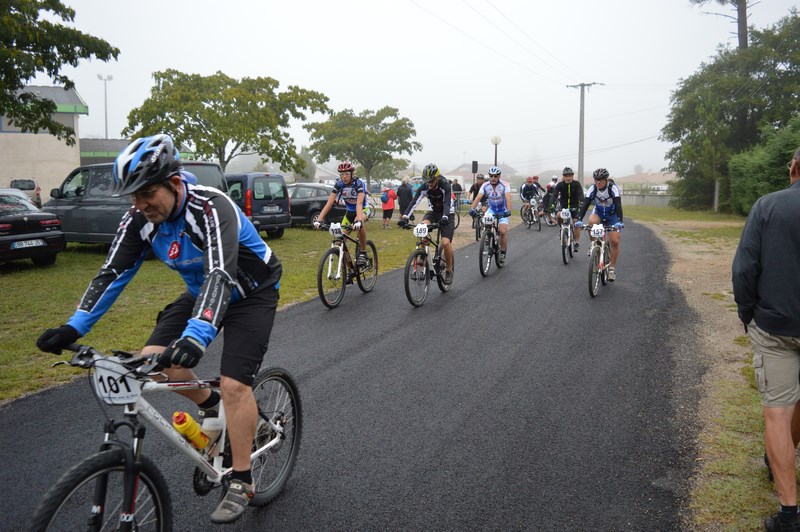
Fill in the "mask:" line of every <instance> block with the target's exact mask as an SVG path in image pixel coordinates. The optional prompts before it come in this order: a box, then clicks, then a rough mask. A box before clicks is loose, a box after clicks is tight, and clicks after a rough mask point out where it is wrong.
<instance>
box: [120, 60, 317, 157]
mask: <svg viewBox="0 0 800 532" xmlns="http://www.w3.org/2000/svg"><path fill="white" fill-rule="evenodd" d="M153 78H154V79H155V86H154V87H153V88H152V89H151V91H150V97H149V98H148V99H147V100H145V101H144V103H143V104H142V106H141V107H138V108H136V109H134V110H132V111H131V112H130V114H128V127H127V128H125V130H123V132H122V133H123V135H130V136H132V137H139V136H143V135H154V134H156V133H169V134H171V135H172V136H173V138H174V139H175V141H176V142H177V143H178V145H180V144H181V143H187V144H189V145H191V146H192V147H193V148H194V151H195V153H196V154H197V156H198V157H202V158H216V159H217V160H218V161H219V163H220V165H221V166H222V168H223V169H224V168H225V167H226V166H227V165H228V163H229V162H230V161H231V159H233V158H234V157H236V156H238V155H242V154H245V153H258V154H259V155H261V156H262V158H263V159H264V160H272V161H273V162H275V163H277V164H279V165H280V167H281V168H282V169H284V170H288V171H294V172H300V171H302V170H303V161H302V159H301V158H300V156H299V155H298V153H297V150H296V148H295V145H294V140H293V139H292V138H291V137H290V136H289V133H288V129H289V120H290V119H292V118H294V119H300V120H305V118H306V115H305V114H304V112H303V111H310V112H328V111H329V109H328V106H327V101H328V97H327V96H325V95H324V94H322V93H319V92H315V91H309V90H305V89H301V88H299V87H295V86H290V87H289V88H288V89H287V90H286V91H284V92H278V85H279V84H278V81H276V80H274V79H272V78H263V77H258V78H243V79H241V80H236V79H233V78H231V77H229V76H226V75H225V74H223V73H222V72H217V73H216V74H213V75H211V76H201V75H199V74H184V73H183V72H178V71H177V70H172V69H170V70H166V71H164V72H156V73H154V74H153Z"/></svg>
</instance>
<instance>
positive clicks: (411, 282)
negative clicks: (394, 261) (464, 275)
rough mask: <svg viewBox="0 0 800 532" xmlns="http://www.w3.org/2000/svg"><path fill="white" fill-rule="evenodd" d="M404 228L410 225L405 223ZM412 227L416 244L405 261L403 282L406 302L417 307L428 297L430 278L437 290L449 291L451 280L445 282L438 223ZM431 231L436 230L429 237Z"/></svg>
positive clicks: (444, 266) (444, 265) (445, 260)
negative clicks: (432, 235)
mask: <svg viewBox="0 0 800 532" xmlns="http://www.w3.org/2000/svg"><path fill="white" fill-rule="evenodd" d="M405 229H412V227H411V226H409V225H406V226H405ZM413 229H414V236H415V237H416V238H417V245H416V247H415V248H414V251H412V252H411V255H409V256H408V260H407V261H406V268H405V273H404V276H403V284H404V285H405V289H406V297H407V298H408V302H409V303H411V304H412V305H414V306H415V307H419V306H421V305H422V304H423V303H424V302H425V299H426V298H427V297H428V286H429V285H430V282H431V279H432V278H434V277H435V278H436V284H438V285H439V290H441V291H442V292H448V291H450V287H451V286H452V281H451V282H449V283H447V282H445V271H446V270H447V259H445V257H444V255H443V254H442V248H443V246H441V245H440V244H439V239H440V238H441V230H440V229H439V224H436V223H432V224H424V223H420V224H417V225H415V226H414V227H413ZM432 231H436V232H435V236H434V237H433V238H431V232H432ZM431 246H433V259H431V252H430V248H431ZM453 272H454V273H455V264H453Z"/></svg>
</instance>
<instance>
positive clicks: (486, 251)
mask: <svg viewBox="0 0 800 532" xmlns="http://www.w3.org/2000/svg"><path fill="white" fill-rule="evenodd" d="M493 248H494V238H493V235H492V232H491V231H489V230H486V231H484V232H483V236H482V237H481V247H480V250H479V251H478V267H479V268H480V271H481V275H482V276H483V277H486V276H487V275H489V266H491V265H492V253H493Z"/></svg>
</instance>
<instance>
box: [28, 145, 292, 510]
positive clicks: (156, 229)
mask: <svg viewBox="0 0 800 532" xmlns="http://www.w3.org/2000/svg"><path fill="white" fill-rule="evenodd" d="M113 176H114V181H115V191H114V195H115V196H127V195H129V194H130V197H131V201H132V203H133V206H132V207H131V209H130V210H129V211H128V212H127V213H126V214H125V215H124V216H123V217H122V220H121V222H120V225H119V229H118V230H117V235H116V237H115V238H114V241H113V243H112V244H111V249H110V251H109V253H108V256H107V257H106V260H105V263H104V264H103V265H102V266H101V268H100V271H99V272H98V273H97V275H95V277H94V279H92V281H91V283H90V284H89V287H88V288H87V290H86V292H85V293H84V295H83V298H82V299H81V301H80V303H79V305H78V309H77V311H76V312H75V313H74V314H73V315H72V317H71V318H69V320H68V321H67V324H66V325H63V326H61V327H58V328H55V329H48V330H47V331H45V332H44V333H43V334H42V335H41V336H40V337H39V339H38V340H37V342H36V345H37V346H38V347H39V348H40V349H42V350H43V351H49V352H53V353H58V354H60V353H61V350H62V349H63V348H64V347H66V346H67V345H69V344H72V343H74V342H75V341H77V340H78V338H80V337H81V336H84V335H85V334H87V333H88V332H89V331H90V330H91V328H92V326H93V325H94V324H95V323H96V322H97V321H98V320H99V319H100V318H101V317H102V316H103V314H105V313H106V311H108V310H109V308H110V307H111V305H112V304H113V303H114V301H115V300H116V299H117V297H118V296H119V294H120V293H121V292H122V290H123V289H124V288H125V286H126V285H127V284H128V283H129V282H130V280H131V279H132V278H133V277H134V275H135V274H136V272H137V271H138V270H139V268H140V267H141V265H142V263H143V262H144V260H145V259H146V258H147V257H148V256H149V255H150V253H151V252H152V254H153V255H155V256H156V257H157V258H158V259H160V260H161V261H163V262H164V263H165V264H166V265H167V266H168V267H169V268H171V269H173V270H175V271H177V272H178V273H179V274H180V275H181V277H183V280H184V282H185V283H186V292H184V293H183V294H181V295H180V296H179V297H178V298H177V299H176V300H175V301H173V302H172V303H170V304H169V305H167V307H166V308H164V310H162V311H161V312H160V313H159V314H158V317H157V319H156V325H155V328H154V330H153V332H152V334H151V335H150V338H149V340H148V341H147V343H146V346H145V348H144V349H143V350H142V354H143V355H150V354H156V353H161V355H160V356H159V358H158V361H159V364H160V365H161V366H163V367H165V368H167V369H165V370H164V372H165V373H166V374H167V375H168V376H169V378H170V379H171V380H194V379H196V378H197V377H196V376H195V374H194V372H193V371H192V370H191V369H190V368H193V367H195V366H196V365H197V363H198V362H199V361H200V359H201V358H202V357H203V355H204V353H205V350H206V347H208V345H209V344H210V343H211V342H212V340H214V338H215V337H216V336H217V334H218V333H219V332H220V330H221V329H222V328H223V327H224V329H225V335H224V345H223V347H222V359H221V365H220V375H221V378H220V390H221V392H222V398H223V399H224V401H225V411H226V414H227V423H228V434H229V436H230V441H231V450H232V454H233V463H232V466H233V472H232V474H231V482H230V485H229V489H228V491H227V493H226V495H225V497H224V498H223V499H222V500H221V501H220V503H219V505H218V506H217V509H216V510H215V511H214V513H212V514H211V520H212V521H213V522H215V523H228V522H231V521H234V520H236V519H238V518H239V517H240V516H241V515H242V513H243V512H244V510H245V507H246V506H247V504H248V501H249V500H250V499H251V498H252V497H253V478H252V473H251V471H250V450H251V447H252V445H253V438H254V437H255V432H256V423H257V418H258V411H257V406H256V402H255V398H254V396H253V390H252V384H253V380H254V378H255V375H256V373H258V370H259V368H260V366H261V363H262V361H263V358H264V354H265V352H266V350H267V345H268V343H269V337H270V333H271V331H272V324H273V320H274V318H275V310H276V308H277V305H278V288H279V281H280V277H281V263H280V262H279V261H278V258H277V257H276V256H275V255H274V254H273V253H272V250H271V249H270V248H269V246H267V245H266V243H265V242H264V241H263V240H262V239H261V237H260V236H259V234H258V231H257V230H256V228H255V227H254V226H253V224H252V223H251V222H250V221H249V220H248V219H247V217H246V216H245V215H244V213H243V212H242V211H241V210H239V208H238V207H237V206H236V204H235V203H233V202H232V201H231V199H230V198H229V197H228V196H227V195H225V193H223V192H221V191H219V190H217V189H215V188H211V187H204V186H200V185H194V184H192V182H191V178H192V177H193V176H191V175H190V174H188V173H186V172H183V171H182V167H181V165H180V158H179V154H178V151H177V150H176V149H175V146H174V142H173V140H172V138H171V137H170V136H169V135H155V136H152V137H144V138H141V139H137V140H135V141H133V142H132V143H131V144H130V145H129V146H128V147H127V148H125V149H124V150H123V151H122V152H121V153H120V154H119V155H118V156H117V159H116V161H115V163H114V167H113ZM179 393H181V392H179ZM182 395H185V396H186V397H188V398H189V399H191V400H192V401H194V402H195V403H197V405H198V406H199V407H200V409H201V410H200V414H201V417H203V416H206V417H210V416H215V415H217V412H218V410H219V399H220V397H219V394H217V392H211V391H210V390H192V391H186V392H182Z"/></svg>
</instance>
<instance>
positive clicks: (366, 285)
mask: <svg viewBox="0 0 800 532" xmlns="http://www.w3.org/2000/svg"><path fill="white" fill-rule="evenodd" d="M377 280H378V250H377V249H376V248H375V244H373V243H372V240H367V261H366V262H365V263H364V266H362V267H358V275H357V276H356V282H357V283H358V287H359V288H360V289H361V291H362V292H364V293H365V294H366V293H367V292H371V291H372V289H373V288H375V281H377Z"/></svg>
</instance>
